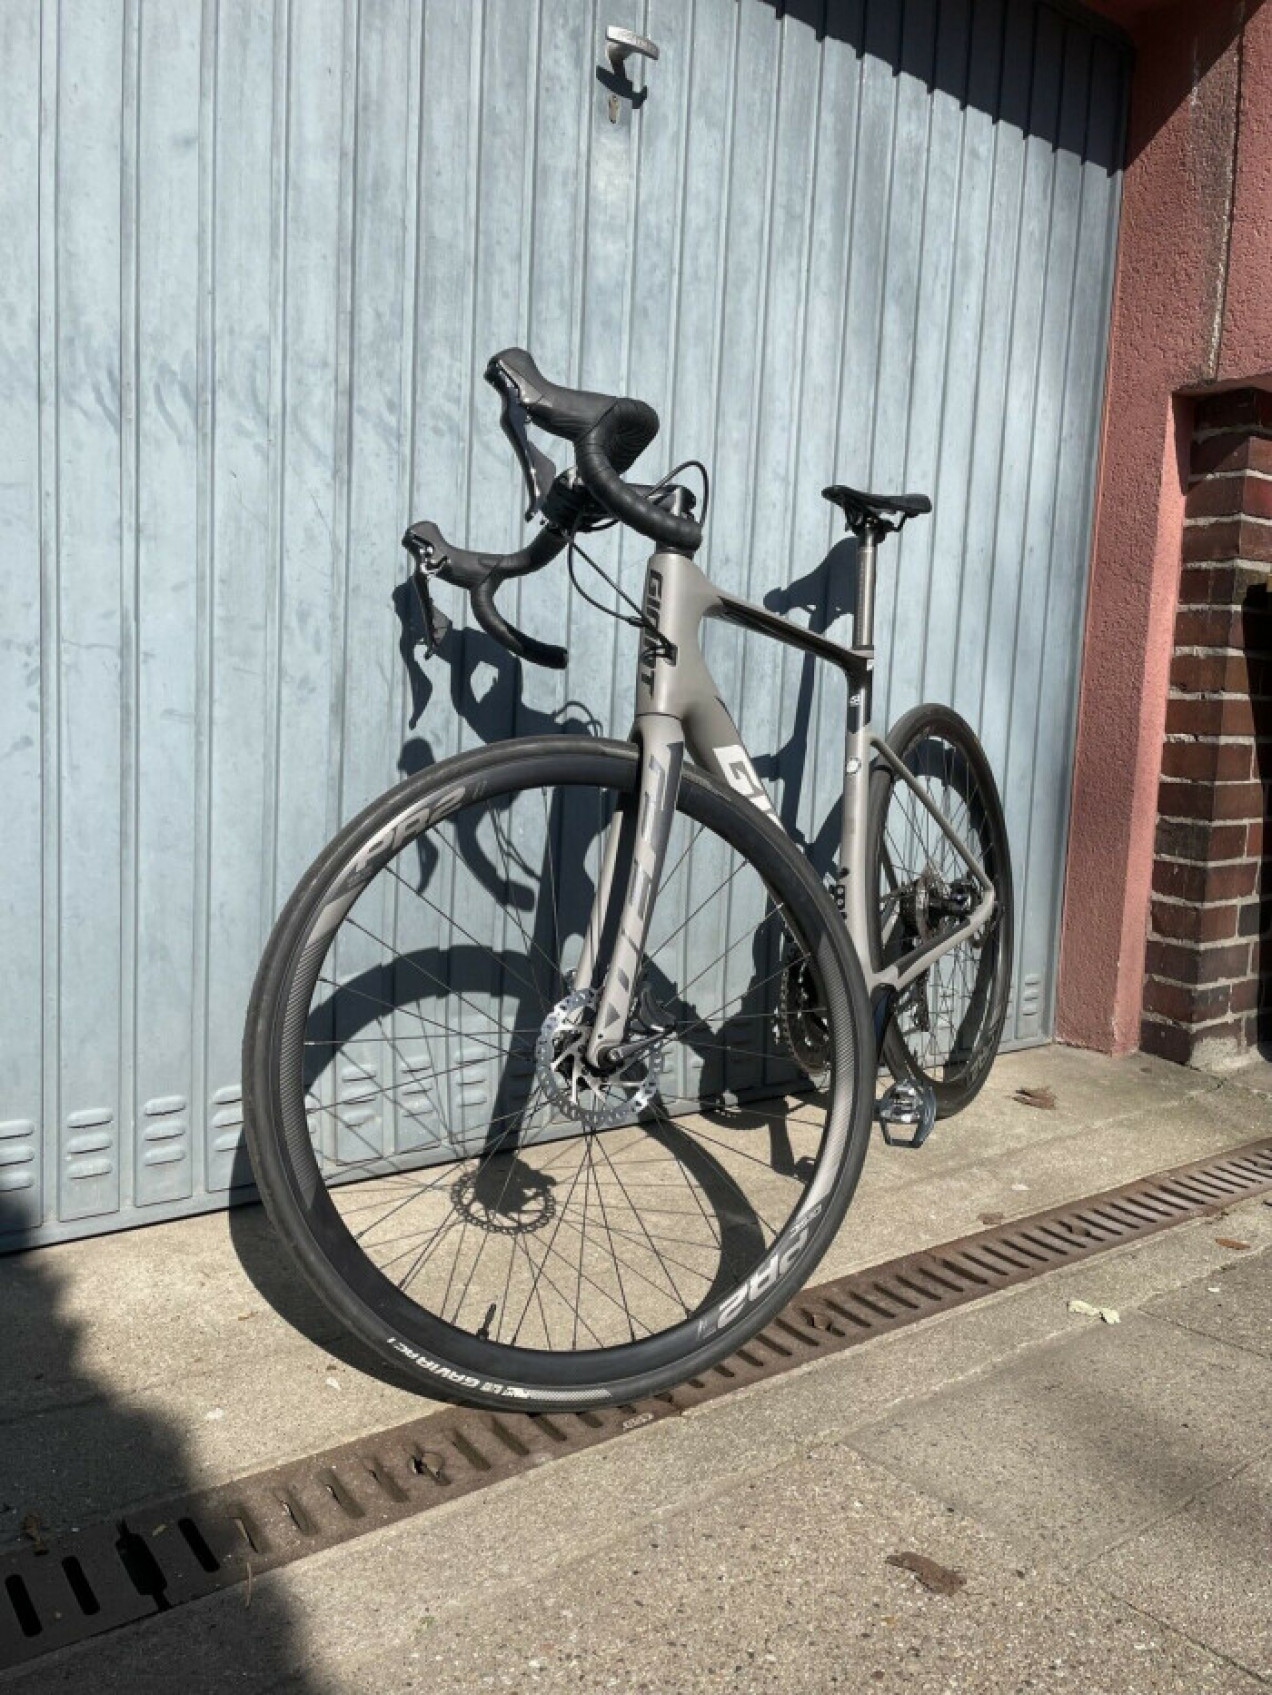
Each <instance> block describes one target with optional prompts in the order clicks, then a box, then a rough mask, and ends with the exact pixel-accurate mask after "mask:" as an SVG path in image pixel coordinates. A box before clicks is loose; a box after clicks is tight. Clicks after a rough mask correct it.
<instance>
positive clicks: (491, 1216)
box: [244, 737, 873, 1408]
mask: <svg viewBox="0 0 1272 1695" xmlns="http://www.w3.org/2000/svg"><path fill="white" fill-rule="evenodd" d="M637 776H638V760H637V754H636V751H635V749H634V748H632V747H630V746H627V745H624V744H621V743H611V742H597V741H591V740H588V741H582V740H580V741H572V740H571V739H570V738H566V737H554V738H550V739H547V740H542V741H523V742H518V743H510V744H504V745H502V746H497V747H493V748H490V749H484V750H482V751H480V752H478V753H475V754H472V755H466V756H462V757H460V758H458V759H454V760H449V761H447V762H445V763H444V764H442V765H439V766H435V767H433V768H432V769H431V770H429V771H427V772H424V773H422V774H421V775H419V776H417V777H414V778H411V779H410V780H408V781H407V782H406V783H404V784H402V785H401V786H400V787H399V788H397V789H395V790H393V791H392V792H391V793H389V794H388V795H385V796H384V797H383V798H382V799H381V800H379V801H377V802H376V803H375V804H374V805H373V806H371V807H370V808H368V809H367V811H366V812H364V813H363V814H362V815H361V817H359V818H357V819H355V820H354V822H353V823H351V824H350V825H349V826H348V827H347V828H346V829H345V830H344V831H342V832H341V834H340V835H339V836H338V837H337V838H336V840H335V841H334V842H333V843H332V844H331V846H330V847H329V848H328V849H327V850H326V851H325V852H324V853H323V855H322V856H321V857H320V858H319V859H318V861H317V862H316V863H315V865H314V866H313V867H312V868H311V870H310V871H309V873H308V874H307V875H306V877H305V878H304V879H303V881H302V883H301V884H300V886H299V888H298V889H297V891H296V893H295V894H294V895H293V897H292V899H291V901H290V902H289V903H288V906H287V908H286V909H285V911H284V912H283V914H282V916H281V917H280V919H279V921H278V924H277V926H276V928H275V931H274V934H273V936H272V937H271V939H270V942H269V945H268V947H267V949H266V952H265V956H264V958H263V960H262V962H261V968H260V972H259V974H258V977H257V982H256V986H255V990H254V992H253V997H252V1003H251V1007H250V1009H249V1015H248V1023H247V1030H246V1035H245V1042H244V1077H245V1080H246V1090H247V1100H246V1104H247V1114H246V1118H247V1135H248V1141H249V1146H250V1150H251V1154H252V1160H253V1165H254V1169H255V1173H256V1177H257V1181H258V1184H259V1187H260V1190H261V1193H262V1196H263V1198H264V1200H265V1203H266V1206H267V1207H268V1209H269V1212H270V1214H271V1217H272V1218H273V1220H274V1222H275V1224H276V1225H277V1227H278V1229H279V1230H280V1232H281V1234H282V1236H283V1238H284V1239H285V1240H286V1242H287V1243H288V1244H289V1246H290V1247H291V1249H292V1251H293V1253H294V1255H295V1256H296V1258H297V1260H298V1262H299V1264H300V1266H301V1268H302V1270H303V1271H304V1272H305V1274H306V1275H307V1277H308V1278H309V1280H310V1281H311V1283H312V1284H313V1285H314V1287H315V1289H316V1290H317V1292H318V1293H319V1295H321V1297H322V1298H323V1299H324V1301H326V1303H327V1304H328V1306H329V1307H330V1308H331V1309H332V1310H333V1311H334V1312H335V1313H336V1314H337V1315H338V1316H339V1317H340V1318H341V1320H342V1321H343V1322H344V1323H345V1324H346V1325H347V1326H348V1327H349V1328H350V1329H352V1330H353V1331H355V1332H356V1333H357V1334H358V1335H360V1336H361V1337H362V1339H363V1340H364V1341H366V1342H367V1343H369V1344H370V1345H371V1347H372V1348H373V1349H375V1350H376V1351H377V1352H378V1353H379V1354H380V1355H381V1356H383V1357H384V1358H385V1359H386V1360H388V1361H390V1362H392V1363H393V1364H394V1365H396V1366H398V1367H401V1366H402V1365H403V1364H405V1365H406V1366H407V1368H408V1369H413V1370H414V1371H416V1372H417V1373H418V1375H419V1380H420V1384H421V1387H426V1388H428V1389H429V1390H430V1391H431V1392H435V1393H441V1394H447V1395H452V1396H457V1397H460V1398H463V1399H466V1400H470V1401H475V1402H479V1403H483V1404H487V1405H508V1404H516V1405H520V1406H522V1407H529V1408H534V1407H539V1408H550V1407H554V1406H556V1407H570V1406H586V1405H589V1404H594V1403H597V1402H602V1401H607V1400H617V1401H624V1400H628V1399H631V1398H632V1397H633V1396H635V1395H642V1394H649V1393H653V1392H655V1391H657V1390H659V1389H661V1388H666V1387H667V1386H668V1385H670V1384H672V1383H674V1382H677V1381H679V1380H681V1379H683V1378H684V1377H687V1376H691V1375H693V1374H694V1373H696V1372H698V1371H701V1370H704V1369H706V1367H707V1366H709V1365H710V1364H711V1363H713V1362H714V1361H715V1360H717V1359H719V1358H721V1357H722V1356H723V1355H724V1354H726V1353H728V1352H729V1351H731V1350H732V1349H733V1348H735V1347H736V1346H738V1344H739V1343H740V1342H741V1341H743V1340H744V1339H745V1337H746V1336H748V1335H750V1334H751V1333H752V1332H753V1331H755V1330H756V1329H757V1328H759V1327H760V1326H761V1325H762V1324H764V1323H766V1322H767V1321H768V1319H769V1318H770V1317H771V1316H772V1315H773V1313H774V1312H775V1311H776V1310H777V1309H778V1308H779V1307H780V1306H781V1305H782V1304H783V1303H784V1302H785V1301H786V1300H788V1299H789V1298H790V1296H791V1295H792V1294H793V1293H794V1291H795V1290H796V1289H797V1288H798V1287H799V1286H800V1285H801V1284H802V1283H803V1282H804V1281H805V1279H806V1278H807V1276H808V1275H809V1273H810V1272H811V1270H812V1268H813V1266H814V1265H815V1264H816V1262H817V1260H818V1259H819V1258H820V1257H821V1254H822V1253H823V1251H824V1250H825V1248H826V1246H827V1244H828V1243H829V1241H830V1240H831V1238H832V1236H833V1234H834V1232H835V1230H836V1228H837V1226H838V1224H839V1222H840V1220H841V1218H842V1216H843V1213H844V1210H845V1208H846V1207H847V1205H848V1202H849V1200H850V1199H851V1196H852V1192H853V1189H854V1187H855V1185H856V1181H857V1176H858V1173H859V1170H860V1167H861V1163H862V1159H863V1157H864V1153H865V1148H866V1144H867V1141H868V1137H869V1123H870V1119H869V1115H870V1110H871V1102H872V1097H873V1055H872V1037H871V1033H870V1025H869V1017H868V1009H867V1004H866V997H865V990H864V985H863V983H862V978H861V972H860V969H859V967H858V964H857V961H856V959H855V957H854V955H853V954H852V952H851V949H850V947H849V945H848V943H847V939H846V936H845V933H844V930H843V926H842V924H841V923H840V922H839V921H838V919H837V917H836V915H835V912H834V908H833V906H831V904H830V902H829V899H828V897H827V896H826V894H825V891H824V890H823V889H822V888H821V886H820V885H819V883H818V882H817V879H816V877H815V876H814V875H813V873H812V872H811V870H810V869H809V867H808V866H807V864H806V862H805V861H804V859H803V858H802V856H801V855H800V854H799V853H798V851H797V850H796V848H795V847H794V845H793V844H792V843H790V842H789V841H788V840H787V839H786V838H785V837H784V836H782V835H781V834H780V832H778V831H776V830H775V829H773V827H772V826H771V825H770V824H769V823H767V822H766V821H765V820H764V819H763V817H762V816H761V814H760V813H759V812H758V811H756V810H755V809H754V808H753V807H750V806H748V805H747V804H745V803H744V802H742V801H740V800H738V799H737V798H736V797H734V796H732V795H731V794H730V793H729V792H728V791H727V790H725V789H724V788H723V787H722V786H721V785H720V784H718V783H716V782H715V781H714V780H712V779H710V778H707V777H704V776H703V775H701V774H700V773H697V772H693V771H689V772H686V773H685V776H684V780H683V782H682V786H681V791H680V800H679V806H678V811H677V814H676V818H675V821H674V824H673V829H672V835H671V839H670V842H669V844H668V849H667V857H666V862H665V870H664V876H663V883H662V888H661V891H660V894H659V898H658V903H657V907H656V910H655V913H654V917H653V921H652V926H651V930H650V937H649V946H648V949H647V955H646V960H645V964H644V968H643V976H642V978H641V980H640V982H639V983H638V985H637V993H636V1000H635V1006H636V1013H635V1017H634V1023H633V1028H632V1030H631V1032H630V1033H629V1040H628V1042H627V1043H626V1044H625V1045H624V1054H623V1058H622V1061H621V1063H620V1064H619V1065H618V1066H617V1067H616V1068H615V1069H613V1070H611V1071H609V1072H608V1073H606V1074H604V1075H601V1074H597V1073H595V1072H594V1071H592V1070H591V1069H590V1068H589V1065H588V1062H587V1058H586V1054H587V1046H588V1041H587V1038H588V1034H589V1032H590V1018H591V1015H592V1011H593V1008H594V1005H595V996H594V993H593V992H592V989H591V987H590V986H589V985H583V986H581V987H576V986H575V984H574V982H573V965H574V963H575V961H576V960H577V959H578V956H579V951H580V948H581V944H582V936H583V932H584V930H585V928H586V926H587V923H588V920H589V915H590V913H591V909H592V895H593V891H594V889H595V886H596V880H597V874H598V867H599V863H600V857H601V853H602V850H603V847H604V843H605V840H606V836H607V832H608V829H609V825H610V822H611V820H612V819H613V818H614V817H615V816H616V814H618V813H619V812H620V811H621V810H622V809H625V808H626V809H630V808H631V807H632V806H633V804H634V801H635V799H636V797H637V794H638V788H637ZM792 959H797V960H799V959H804V960H807V961H808V965H809V970H810V971H811V972H814V973H815V976H816V981H817V983H818V984H819V985H820V987H821V991H822V993H821V997H820V1003H819V1009H818V1018H819V1028H820V1029H824V1043H825V1053H824V1063H823V1064H822V1066H821V1067H820V1068H819V1072H818V1075H817V1077H816V1078H815V1079H810V1077H809V1076H808V1075H807V1073H806V1072H805V1071H804V1070H802V1069H801V1068H800V1067H799V1066H798V1065H797V1064H795V1063H794V1062H793V1061H792V1058H791V1055H790V1053H789V1051H788V1049H787V1048H786V1046H785V1045H784V1043H783V1040H782V1028H781V1019H780V1007H779V1001H780V996H781V984H782V979H783V974H784V972H785V971H786V970H787V969H788V968H789V965H790V962H791V960H792Z"/></svg>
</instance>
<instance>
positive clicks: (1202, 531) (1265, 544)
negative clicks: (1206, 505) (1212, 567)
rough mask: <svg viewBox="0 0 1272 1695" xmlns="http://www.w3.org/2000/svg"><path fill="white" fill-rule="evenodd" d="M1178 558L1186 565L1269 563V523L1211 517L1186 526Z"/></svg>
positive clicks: (1271, 559) (1271, 535)
mask: <svg viewBox="0 0 1272 1695" xmlns="http://www.w3.org/2000/svg"><path fill="white" fill-rule="evenodd" d="M1179 556H1180V558H1181V559H1182V560H1183V562H1184V563H1185V564H1186V565H1190V564H1195V563H1197V562H1199V561H1205V560H1215V561H1223V560H1228V559H1248V560H1250V561H1252V562H1260V563H1264V564H1268V563H1272V524H1256V523H1253V522H1251V521H1249V520H1248V519H1243V518H1211V519H1208V520H1207V521H1206V522H1205V523H1201V524H1188V525H1186V526H1185V528H1184V539H1183V544H1182V546H1181V547H1180V550H1179Z"/></svg>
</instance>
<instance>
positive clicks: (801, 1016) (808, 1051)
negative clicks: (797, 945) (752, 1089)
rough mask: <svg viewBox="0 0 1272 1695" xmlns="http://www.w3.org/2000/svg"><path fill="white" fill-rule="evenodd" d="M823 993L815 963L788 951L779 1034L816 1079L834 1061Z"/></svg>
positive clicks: (781, 985)
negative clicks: (831, 1058)
mask: <svg viewBox="0 0 1272 1695" xmlns="http://www.w3.org/2000/svg"><path fill="white" fill-rule="evenodd" d="M823 998H824V997H823V995H822V992H821V989H820V987H819V985H818V982H817V978H816V976H815V975H814V972H813V968H812V966H811V965H810V964H809V963H808V960H807V959H805V958H802V957H801V958H793V957H791V956H790V954H789V950H788V954H787V958H786V960H785V962H784V963H783V966H782V974H781V977H780V978H779V979H778V989H777V1025H778V1035H779V1037H780V1039H781V1041H782V1043H783V1045H784V1046H785V1048H786V1050H787V1052H788V1053H789V1054H790V1056H791V1058H792V1059H793V1060H794V1061H795V1063H796V1065H798V1066H799V1068H800V1069H801V1071H806V1072H807V1073H808V1075H809V1076H810V1077H812V1078H814V1079H816V1078H818V1077H821V1076H824V1075H825V1072H826V1070H827V1067H828V1066H829V1064H830V1035H829V1032H828V1031H827V1028H826V1015H825V1010H824V1008H823V1005H822V1002H823Z"/></svg>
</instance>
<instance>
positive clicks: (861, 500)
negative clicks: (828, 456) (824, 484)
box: [822, 483, 932, 530]
mask: <svg viewBox="0 0 1272 1695" xmlns="http://www.w3.org/2000/svg"><path fill="white" fill-rule="evenodd" d="M822 498H823V499H825V500H828V501H829V502H830V503H831V505H832V506H837V507H838V508H839V509H840V511H841V512H842V513H843V515H844V517H845V519H846V520H847V523H848V528H849V529H850V530H860V529H864V528H865V526H866V524H868V523H869V522H871V521H872V520H873V521H874V522H875V523H877V524H885V525H887V528H888V529H890V530H899V529H900V528H901V524H904V523H905V521H906V519H907V518H917V517H919V516H920V514H921V513H924V512H930V511H931V510H932V502H931V501H930V500H929V499H928V497H927V495H925V494H863V493H862V491H861V490H860V489H855V488H848V487H846V486H845V484H843V483H832V484H831V486H830V487H829V488H824V489H823V490H822ZM891 513H897V514H899V516H900V523H897V524H892V523H888V516H889V514H891Z"/></svg>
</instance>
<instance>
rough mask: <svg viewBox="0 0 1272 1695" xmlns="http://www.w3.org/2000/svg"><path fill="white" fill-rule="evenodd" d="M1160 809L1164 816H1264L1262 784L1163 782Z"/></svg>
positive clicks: (1158, 807) (1158, 806) (1226, 817)
mask: <svg viewBox="0 0 1272 1695" xmlns="http://www.w3.org/2000/svg"><path fill="white" fill-rule="evenodd" d="M1157 810H1158V812H1159V813H1160V815H1161V816H1162V817H1163V818H1202V819H1228V818H1240V819H1242V820H1245V819H1250V818H1261V817H1262V816H1263V784H1262V783H1206V782H1197V781H1193V782H1181V783H1171V782H1163V783H1162V784H1160V786H1159V787H1158V790H1157Z"/></svg>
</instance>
